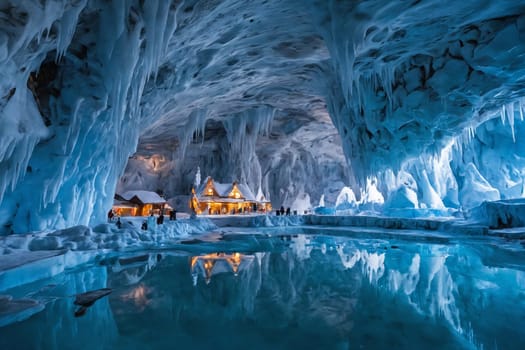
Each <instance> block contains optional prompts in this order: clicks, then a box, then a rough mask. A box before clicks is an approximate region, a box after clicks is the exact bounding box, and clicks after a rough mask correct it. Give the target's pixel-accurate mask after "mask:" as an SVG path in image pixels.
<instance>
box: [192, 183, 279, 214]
mask: <svg viewBox="0 0 525 350" xmlns="http://www.w3.org/2000/svg"><path fill="white" fill-rule="evenodd" d="M190 208H191V209H192V210H193V211H195V212H196V213H197V214H214V215H218V214H241V213H251V212H257V211H261V212H266V211H271V210H272V209H271V208H272V207H271V203H270V202H269V201H266V200H265V199H264V201H258V200H257V199H256V198H255V196H254V195H253V192H252V191H251V190H250V188H249V187H248V186H247V185H245V184H239V183H238V182H237V181H234V182H233V183H231V184H222V183H218V182H215V181H214V180H213V179H212V178H211V176H208V177H207V178H206V180H204V182H203V183H202V185H201V186H199V188H198V189H197V190H195V189H192V198H191V201H190Z"/></svg>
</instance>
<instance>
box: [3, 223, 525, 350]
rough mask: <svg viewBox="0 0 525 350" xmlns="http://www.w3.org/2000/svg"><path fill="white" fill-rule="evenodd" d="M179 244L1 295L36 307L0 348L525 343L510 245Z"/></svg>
mask: <svg viewBox="0 0 525 350" xmlns="http://www.w3.org/2000/svg"><path fill="white" fill-rule="evenodd" d="M187 243H188V244H181V245H179V246H178V247H176V249H164V250H157V251H147V252H140V253H135V254H134V255H127V256H122V255H121V256H105V257H103V258H101V259H99V260H98V261H97V262H96V263H93V264H90V265H85V266H82V267H79V268H76V269H74V270H70V271H67V272H66V273H63V274H61V275H59V276H56V277H54V278H52V279H48V280H43V281H39V282H37V283H33V284H31V285H25V286H22V287H17V288H15V289H13V290H11V291H7V292H8V293H9V294H12V295H13V296H15V297H31V298H33V299H36V300H39V301H41V302H43V303H45V309H44V310H43V311H41V312H39V313H37V314H35V315H34V316H32V317H31V318H29V319H27V320H25V321H22V322H18V323H14V324H11V325H9V326H6V327H3V328H0V349H247V348H249V349H387V348H388V349H525V273H524V271H523V269H524V267H525V257H524V254H523V252H522V251H519V250H518V251H509V250H505V249H501V248H498V247H497V245H494V244H490V243H488V242H470V243H468V242H453V241H449V240H443V241H437V242H436V241H435V242H427V241H423V240H420V241H417V240H416V241H414V240H411V241H404V240H399V239H389V240H383V239H364V238H360V239H357V238H348V237H340V236H331V235H329V234H328V233H327V232H325V233H324V234H323V232H322V231H319V232H318V234H315V235H302V234H298V235H271V236H268V235H257V234H255V235H251V234H250V235H229V236H226V237H225V238H224V239H220V240H218V241H217V242H205V243H200V242H187ZM101 288H111V291H112V292H111V294H109V295H108V296H105V297H103V298H101V299H99V300H97V301H96V302H95V303H94V304H93V305H92V306H91V307H88V308H87V310H86V311H85V313H84V314H83V315H82V316H80V315H77V316H75V312H76V311H78V309H79V307H78V306H76V305H74V303H73V302H74V300H75V295H76V294H78V293H83V292H86V291H91V290H97V289H101Z"/></svg>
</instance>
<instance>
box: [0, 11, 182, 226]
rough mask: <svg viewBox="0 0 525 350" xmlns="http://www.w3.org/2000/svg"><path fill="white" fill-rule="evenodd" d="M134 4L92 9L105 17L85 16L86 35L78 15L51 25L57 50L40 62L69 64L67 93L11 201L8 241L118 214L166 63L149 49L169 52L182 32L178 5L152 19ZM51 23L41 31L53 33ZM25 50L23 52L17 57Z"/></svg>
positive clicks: (8, 196)
mask: <svg viewBox="0 0 525 350" xmlns="http://www.w3.org/2000/svg"><path fill="white" fill-rule="evenodd" d="M133 3H134V2H133V1H126V2H119V3H118V4H117V3H111V4H110V3H106V2H99V1H95V2H94V3H92V4H90V5H93V6H94V7H95V8H100V9H103V10H101V11H97V10H93V9H92V8H84V9H83V11H84V12H83V13H84V14H85V16H86V17H83V19H82V21H86V20H87V21H89V26H90V30H84V28H85V27H84V25H85V23H83V22H82V23H80V24H79V26H78V27H77V22H76V20H73V17H74V16H72V15H64V16H63V17H62V18H61V19H60V21H58V22H56V23H54V24H50V25H48V27H49V28H48V33H49V31H50V32H51V33H52V34H48V37H47V40H51V41H53V42H55V44H56V47H50V46H49V45H40V46H38V49H39V51H38V52H37V53H38V55H39V57H41V60H40V63H42V62H46V60H52V59H55V58H56V57H59V60H58V62H57V75H56V78H55V79H54V80H53V81H52V82H50V84H52V85H53V86H54V88H55V89H56V90H57V91H59V93H57V94H56V96H51V97H50V98H49V106H50V108H49V110H50V115H49V116H48V118H49V122H50V125H49V126H48V132H49V137H48V138H46V139H45V140H44V141H42V142H41V143H40V144H38V145H37V146H36V147H35V149H34V152H33V154H32V155H31V158H30V160H29V162H28V164H27V168H28V170H29V169H30V172H29V171H28V172H27V173H26V175H25V176H24V177H23V178H22V179H20V180H19V181H18V184H17V187H16V188H14V190H13V191H8V192H7V193H5V194H4V201H3V202H2V204H1V207H0V210H1V211H2V212H3V213H5V214H6V215H4V216H3V218H4V219H3V221H2V222H1V224H2V225H3V228H2V231H4V232H5V231H7V232H27V231H33V230H42V229H46V228H48V227H54V228H63V227H67V226H71V225H75V224H89V223H90V222H97V221H100V220H102V219H103V218H104V216H105V213H106V211H107V209H108V208H109V207H110V206H111V202H112V200H113V193H114V189H115V186H116V181H117V179H118V176H119V174H120V172H121V171H122V170H123V168H124V166H125V164H126V161H127V158H128V156H129V155H131V154H132V153H133V152H134V150H135V148H136V146H137V141H138V137H139V133H140V129H141V127H140V126H141V121H142V120H141V115H140V113H139V108H138V107H139V105H140V98H141V96H142V91H143V88H144V84H145V82H146V81H147V79H149V77H150V76H151V73H153V72H154V71H155V70H156V69H157V68H158V64H159V60H160V57H162V51H161V50H150V49H146V48H145V47H144V45H143V43H144V42H145V40H148V44H147V45H146V47H149V45H153V46H154V47H166V46H167V42H168V41H169V39H170V37H171V35H172V34H173V31H174V29H175V28H174V24H173V23H174V19H173V16H174V11H173V10H172V9H171V8H170V4H169V3H167V2H163V1H153V2H151V3H150V2H148V9H147V10H144V11H137V9H136V8H135V6H134V4H133ZM77 5H86V2H79V3H77ZM71 11H73V9H72V10H71ZM79 13H80V10H79V9H78V8H74V14H76V15H77V16H78V14H79ZM61 21H62V22H61ZM46 23H47V22H46V21H41V22H40V21H39V22H37V23H32V24H31V25H32V26H31V28H36V27H39V26H40V28H41V31H43V29H45V27H44V28H42V25H44V26H45V24H46ZM51 23H53V22H51ZM28 25H29V24H28ZM28 25H27V26H28ZM27 26H26V27H27ZM58 33H60V34H58ZM72 33H74V34H72ZM72 36H73V42H72V43H71V44H69V46H68V45H66V43H65V41H64V40H66V39H68V38H71V37H72ZM23 40H24V38H19V41H18V42H20V41H23ZM30 47H31V46H30ZM24 50H27V48H25V47H24V45H23V44H20V45H19V51H18V52H15V53H14V54H13V55H16V54H18V55H20V54H23V53H24ZM54 53H56V54H54ZM49 54H51V57H50V56H49ZM34 70H35V71H38V67H34ZM10 78H11V80H14V79H13V77H10ZM24 168H25V166H24Z"/></svg>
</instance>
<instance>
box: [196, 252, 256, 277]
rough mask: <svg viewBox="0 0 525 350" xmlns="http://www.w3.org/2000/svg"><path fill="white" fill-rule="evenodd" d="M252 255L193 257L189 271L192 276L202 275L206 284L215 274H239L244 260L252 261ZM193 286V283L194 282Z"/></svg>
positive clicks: (223, 254) (214, 254)
mask: <svg viewBox="0 0 525 350" xmlns="http://www.w3.org/2000/svg"><path fill="white" fill-rule="evenodd" d="M253 258H254V257H253V255H244V254H241V253H232V254H226V253H211V254H205V255H199V256H193V257H191V259H190V269H191V274H192V276H195V275H197V274H199V273H200V274H201V275H204V276H203V277H204V278H205V280H206V283H209V282H210V281H211V277H212V276H213V275H214V274H217V273H223V272H233V274H234V275H235V276H237V274H238V273H239V270H240V267H241V264H242V263H243V262H244V260H246V259H248V260H249V261H252V260H253ZM194 284H195V281H194Z"/></svg>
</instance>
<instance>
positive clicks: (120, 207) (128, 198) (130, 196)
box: [113, 191, 171, 216]
mask: <svg viewBox="0 0 525 350" xmlns="http://www.w3.org/2000/svg"><path fill="white" fill-rule="evenodd" d="M170 209H171V207H170V206H169V205H168V202H166V200H165V199H164V198H162V197H161V196H159V195H158V194H157V193H155V192H151V191H127V192H125V193H122V194H118V193H117V194H115V201H114V202H113V211H114V212H115V214H117V215H120V216H148V215H150V214H151V213H153V214H155V215H159V214H160V213H161V212H163V214H164V215H167V210H170Z"/></svg>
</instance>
